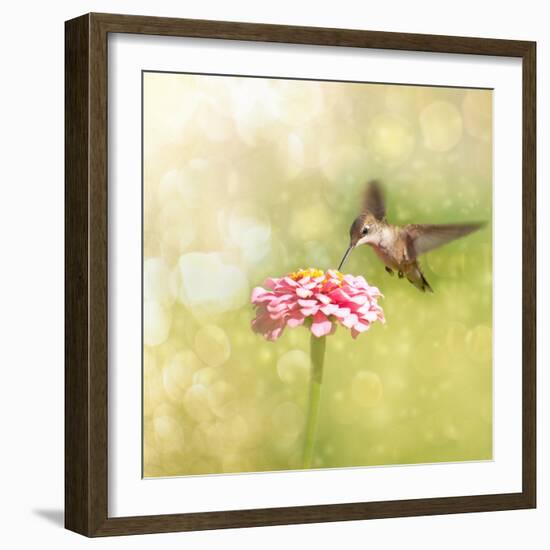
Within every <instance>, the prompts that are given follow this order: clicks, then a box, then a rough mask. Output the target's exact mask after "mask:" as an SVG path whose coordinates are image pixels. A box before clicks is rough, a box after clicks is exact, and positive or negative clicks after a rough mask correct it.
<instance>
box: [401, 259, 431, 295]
mask: <svg viewBox="0 0 550 550" xmlns="http://www.w3.org/2000/svg"><path fill="white" fill-rule="evenodd" d="M405 275H406V276H407V280H408V281H409V282H410V283H411V284H413V285H414V286H415V287H416V288H418V290H420V291H422V292H432V293H433V288H432V287H431V286H430V283H428V281H427V280H426V277H424V273H422V270H421V269H420V266H419V265H418V262H415V263H414V264H412V265H411V267H410V268H409V269H408V270H407V272H406V273H405Z"/></svg>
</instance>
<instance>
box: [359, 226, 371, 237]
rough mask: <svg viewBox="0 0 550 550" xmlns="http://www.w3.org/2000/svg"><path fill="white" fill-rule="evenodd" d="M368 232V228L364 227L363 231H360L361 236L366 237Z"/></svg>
mask: <svg viewBox="0 0 550 550" xmlns="http://www.w3.org/2000/svg"><path fill="white" fill-rule="evenodd" d="M368 232H369V226H368V225H365V227H363V230H362V231H361V235H366V234H367V233H368Z"/></svg>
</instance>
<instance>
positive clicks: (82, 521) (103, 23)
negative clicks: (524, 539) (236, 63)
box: [65, 14, 536, 536]
mask: <svg viewBox="0 0 550 550" xmlns="http://www.w3.org/2000/svg"><path fill="white" fill-rule="evenodd" d="M108 33H133V34H147V35H166V36H184V37H200V38H217V39H229V40H247V41H260V42H286V43H294V44H312V45H329V46H353V47H362V48H381V49H391V50H414V51H424V52H438V53H458V54H473V55H492V56H507V57H517V58H521V60H522V64H523V183H522V185H523V367H522V368H523V390H522V391H523V394H522V396H523V454H522V456H523V488H522V492H520V493H510V494H497V495H476V496H463V497H446V498H427V499H417V500H398V501H384V502H355V503H349V504H338V505H336V504H335V505H315V506H300V507H288V508H270V509H255V510H237V511H219V512H207V513H191V514H171V515H155V516H140V517H108V512H107V498H108V494H107V493H108V486H107V478H108V471H107V442H108V439H107V428H108V425H107V416H108V410H107V378H108V376H107V374H108V373H107V369H108V364H107V320H108V319H107V293H108V281H107V247H108V239H107V200H108V196H107V36H108ZM535 72H536V44H535V43H534V42H525V41H517V40H495V39H483V38H464V37H456V36H434V35H419V34H403V33H388V32H376V31H359V30H342V29H328V28H310V27H290V26H280V25H264V24H251V23H231V22H221V21H203V20H189V19H167V18H157V17H143V16H127V15H111V14H88V15H83V16H81V17H78V18H76V19H72V20H70V21H67V22H66V24H65V79H66V95H65V116H66V121H65V201H66V202H65V236H66V245H65V268H66V274H65V327H66V328H65V340H66V344H65V526H66V528H67V529H71V530H73V531H76V532H78V533H81V534H83V535H87V536H105V535H125V534H139V533H152V532H169V531H188V530H198V529H221V528H231V527H250V526H260V525H281V524H293V523H313V522H323V521H344V520H359V519H372V518H388V517H396V516H419V515H430V514H450V513H459V512H460V513H463V512H483V511H491V510H511V509H520V508H534V507H535V506H536V441H535V435H536V423H535V422H536V408H535V394H536V378H535V377H536V356H535V347H536V342H535V334H536V302H535V300H536V240H535V239H536V235H535V227H536V173H535V170H536V168H535V167H536V141H535V140H536V128H535V124H536V80H535V78H536V74H535Z"/></svg>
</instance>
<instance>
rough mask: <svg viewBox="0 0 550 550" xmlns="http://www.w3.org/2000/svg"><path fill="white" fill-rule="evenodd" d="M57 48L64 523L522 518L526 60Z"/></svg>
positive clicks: (528, 246) (253, 41) (211, 26)
mask: <svg viewBox="0 0 550 550" xmlns="http://www.w3.org/2000/svg"><path fill="white" fill-rule="evenodd" d="M65 37H66V38H65V39H66V59H65V62H66V165H65V166H66V171H65V178H66V180H65V186H66V204H65V216H66V363H65V369H66V395H65V403H66V416H65V430H66V432H65V433H66V457H65V458H66V460H65V468H66V491H65V494H66V512H65V514H66V515H65V523H66V527H67V528H68V529H71V530H73V531H76V532H78V533H81V534H83V535H87V536H106V535H123V534H140V533H154V532H168V531H186V530H198V529H218V528H232V527H248V526H260V525H279V524H291V523H311V522H323V521H343V520H358V519H372V518H387V517H397V516H415V515H429V514H448V513H464V512H482V511H491V510H506V509H518V508H533V507H535V505H536V496H535V495H536V464H535V461H536V444H535V433H536V426H535V393H536V392H535V368H536V365H535V323H536V301H535V299H536V290H535V289H536V284H535V283H536V281H535V277H536V257H535V252H536V236H535V215H536V214H535V204H536V201H535V188H536V185H535V183H536V178H535V164H536V162H535V150H536V149H535V119H536V117H535V90H536V86H535V70H536V61H535V52H536V49H535V43H533V42H523V41H515V40H495V39H482V38H464V37H452V36H428V35H417V34H402V33H386V32H373V31H360V30H343V29H327V28H308V27H290V26H276V25H263V24H250V23H234V22H220V21H199V20H187V19H165V18H156V17H142V16H126V15H111V14H88V15H84V16H82V17H79V18H76V19H73V20H71V21H68V22H67V23H66V28H65Z"/></svg>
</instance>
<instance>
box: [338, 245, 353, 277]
mask: <svg viewBox="0 0 550 550" xmlns="http://www.w3.org/2000/svg"><path fill="white" fill-rule="evenodd" d="M354 248H355V245H353V244H350V245H349V246H348V249H347V250H346V253H345V254H344V257H343V258H342V261H341V262H340V265H339V266H338V271H340V270H341V269H342V266H343V265H344V264H345V263H346V260H347V259H348V256H349V255H350V254H351V251H352V250H353V249H354Z"/></svg>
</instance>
